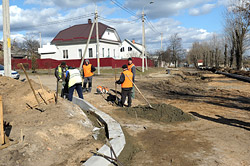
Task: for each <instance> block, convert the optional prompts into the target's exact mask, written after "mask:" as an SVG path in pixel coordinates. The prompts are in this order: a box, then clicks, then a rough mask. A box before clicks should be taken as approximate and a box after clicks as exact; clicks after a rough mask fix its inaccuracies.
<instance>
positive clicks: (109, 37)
mask: <svg viewBox="0 0 250 166" xmlns="http://www.w3.org/2000/svg"><path fill="white" fill-rule="evenodd" d="M101 40H103V41H105V40H106V42H101V41H100V43H99V55H100V58H108V57H112V58H114V59H120V58H121V57H120V44H113V43H112V42H109V41H116V42H119V41H120V39H119V37H118V35H117V34H116V31H115V30H113V29H107V30H106V31H105V32H104V34H103V36H102V39H101ZM85 46H86V44H72V45H69V44H67V45H59V46H55V45H44V46H43V48H39V49H38V53H39V54H41V59H56V60H72V59H81V57H82V56H83V53H84V49H85ZM51 50H53V51H51ZM96 50H97V46H96V43H91V44H89V47H88V50H87V52H86V56H85V58H86V59H91V58H96V52H97V51H96Z"/></svg>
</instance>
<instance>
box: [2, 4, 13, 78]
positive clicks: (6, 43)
mask: <svg viewBox="0 0 250 166" xmlns="http://www.w3.org/2000/svg"><path fill="white" fill-rule="evenodd" d="M2 8H3V9H2V10H3V51H4V75H5V76H8V77H10V76H11V41H10V11H9V0H3V3H2Z"/></svg>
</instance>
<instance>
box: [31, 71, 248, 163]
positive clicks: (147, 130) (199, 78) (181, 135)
mask: <svg viewBox="0 0 250 166" xmlns="http://www.w3.org/2000/svg"><path fill="white" fill-rule="evenodd" d="M180 70H181V71H179V70H172V71H171V74H170V75H166V74H165V73H166V72H165V71H164V70H162V71H159V72H158V73H154V74H150V75H147V76H140V75H137V78H136V84H137V86H138V87H139V88H140V90H141V91H142V93H143V94H145V96H146V97H147V98H148V100H149V101H150V102H151V103H154V104H162V103H164V104H170V105H172V106H174V107H176V108H179V109H181V110H182V111H183V112H185V113H188V114H190V115H192V116H194V117H195V118H196V119H197V120H193V121H187V122H173V123H164V122H160V121H158V122H155V121H151V120H148V119H147V118H145V117H139V116H138V115H137V116H136V115H134V117H133V115H132V116H131V115H129V114H128V113H127V112H126V111H122V110H121V108H118V107H115V106H112V105H111V104H109V103H110V102H107V101H106V100H105V99H107V97H108V95H105V96H101V95H96V94H94V93H93V92H92V93H86V94H84V97H85V99H86V100H87V101H89V102H90V103H91V104H93V105H94V106H95V107H97V108H99V109H100V110H102V111H104V112H106V113H107V114H110V115H111V116H112V117H114V118H115V119H116V120H117V121H118V122H119V123H120V124H121V126H122V127H123V129H124V131H126V132H127V133H128V134H129V135H130V136H131V138H130V141H129V143H128V144H130V145H131V144H135V146H136V147H134V148H135V149H137V148H138V149H137V150H135V151H133V150H132V152H133V153H131V151H130V152H127V154H128V153H130V154H132V155H131V156H130V160H129V161H126V163H125V164H126V165H132V166H140V165H141V166H142V165H155V166H158V165H159V166H160V165H161V166H162V165H166V166H167V165H175V166H179V165H180V166H183V165H187V166H195V165H209V166H214V165H216V166H217V165H220V166H248V165H250V162H249V156H250V148H249V147H250V140H249V137H250V120H249V119H250V118H249V116H250V112H249V111H250V86H249V83H246V82H241V81H238V80H234V79H231V78H226V77H225V76H223V75H216V74H213V73H209V72H204V71H196V70H193V69H180ZM43 77H44V80H51V78H53V77H52V76H41V78H43ZM34 78H35V77H34ZM93 81H94V85H93V87H97V86H98V85H101V86H107V87H109V88H110V89H114V88H115V86H114V76H113V75H105V76H95V77H94V79H93ZM45 83H46V82H45ZM47 84H49V85H51V87H52V88H53V87H55V82H54V83H53V82H52V81H47ZM93 91H94V88H93ZM112 94H114V93H112ZM142 104H145V105H146V103H145V101H144V100H143V98H142V97H141V96H140V95H139V93H138V92H137V93H136V99H134V100H133V103H132V105H133V106H138V105H142ZM131 148H133V146H131ZM135 152H136V153H135Z"/></svg>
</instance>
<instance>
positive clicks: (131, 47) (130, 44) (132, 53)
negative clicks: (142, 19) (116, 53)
mask: <svg viewBox="0 0 250 166" xmlns="http://www.w3.org/2000/svg"><path fill="white" fill-rule="evenodd" d="M141 54H142V45H141V44H138V43H135V41H134V40H133V41H130V40H128V39H125V40H124V41H123V42H122V45H121V48H120V56H121V58H122V59H126V58H129V57H141Z"/></svg>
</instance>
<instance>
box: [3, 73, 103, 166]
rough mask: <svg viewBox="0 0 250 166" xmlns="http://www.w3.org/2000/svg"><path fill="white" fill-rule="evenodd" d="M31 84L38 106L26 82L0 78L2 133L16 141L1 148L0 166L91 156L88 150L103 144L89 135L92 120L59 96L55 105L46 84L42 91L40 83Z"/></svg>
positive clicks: (67, 162)
mask: <svg viewBox="0 0 250 166" xmlns="http://www.w3.org/2000/svg"><path fill="white" fill-rule="evenodd" d="M32 85H33V86H34V89H35V91H36V95H37V97H38V99H39V101H40V103H41V104H40V105H39V106H38V105H37V102H36V99H35V97H34V96H33V93H32V91H31V89H30V87H29V84H28V82H27V81H25V82H21V81H18V80H14V79H11V78H8V77H0V95H2V96H3V110H4V121H5V122H6V124H8V125H5V133H6V135H7V136H8V137H9V138H10V139H11V140H13V141H14V142H17V144H14V145H11V146H9V147H8V148H6V149H3V150H0V166H2V165H26V166H31V165H44V166H50V165H80V164H81V161H85V160H87V159H88V158H89V157H90V156H91V153H89V151H90V150H93V149H96V148H100V147H101V145H102V144H101V143H100V142H98V141H95V140H94V139H93V138H92V129H93V126H92V124H91V122H90V121H89V120H88V119H87V117H86V115H85V114H83V112H82V110H81V109H80V108H79V107H78V106H76V105H73V104H72V103H71V102H69V101H67V100H64V99H62V98H60V99H59V101H58V104H57V105H56V104H55V103H54V98H53V96H54V92H52V91H49V90H48V89H47V88H46V87H45V90H44V93H43V90H42V89H41V88H40V85H39V84H37V83H35V82H33V81H32ZM38 92H39V93H40V94H41V95H42V96H43V98H44V100H46V103H47V105H46V104H45V102H43V99H42V98H41V97H39V95H38ZM26 103H27V104H29V105H30V106H31V107H34V108H33V109H31V108H30V107H28V106H27V104H26ZM35 108H38V110H37V109H35ZM39 110H43V111H44V112H41V111H39ZM21 135H22V138H24V139H23V141H20V140H21Z"/></svg>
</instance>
